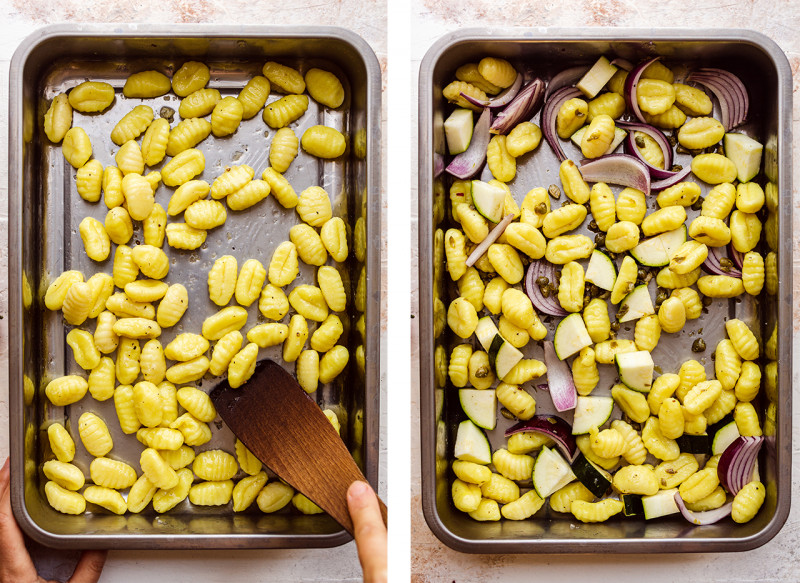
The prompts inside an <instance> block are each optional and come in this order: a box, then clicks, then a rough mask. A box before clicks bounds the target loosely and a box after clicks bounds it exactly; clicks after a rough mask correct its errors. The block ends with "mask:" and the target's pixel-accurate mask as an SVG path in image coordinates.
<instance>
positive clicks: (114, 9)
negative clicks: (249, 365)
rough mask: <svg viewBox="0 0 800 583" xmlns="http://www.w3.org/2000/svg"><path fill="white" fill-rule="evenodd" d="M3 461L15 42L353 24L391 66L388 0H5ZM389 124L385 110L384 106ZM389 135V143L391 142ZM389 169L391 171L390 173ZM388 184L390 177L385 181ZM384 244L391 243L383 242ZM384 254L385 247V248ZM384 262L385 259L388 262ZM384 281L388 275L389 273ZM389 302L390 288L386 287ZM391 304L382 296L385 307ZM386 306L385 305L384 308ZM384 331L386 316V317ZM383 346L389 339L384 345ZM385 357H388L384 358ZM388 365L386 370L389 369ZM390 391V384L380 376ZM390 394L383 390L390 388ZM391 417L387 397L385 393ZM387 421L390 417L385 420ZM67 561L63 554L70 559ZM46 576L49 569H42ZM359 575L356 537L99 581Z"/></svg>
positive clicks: (136, 560)
mask: <svg viewBox="0 0 800 583" xmlns="http://www.w3.org/2000/svg"><path fill="white" fill-rule="evenodd" d="M0 22H1V23H2V24H0V27H2V35H0V120H2V121H0V160H2V164H0V233H2V235H1V236H2V239H3V243H2V246H0V274H2V275H0V314H2V316H3V319H2V320H0V371H2V373H0V462H1V461H2V460H4V459H5V457H6V456H7V455H8V431H7V427H8V377H7V375H6V373H5V371H6V370H7V367H8V332H7V322H8V320H7V317H6V316H7V314H8V293H7V291H8V276H7V272H8V268H7V265H8V253H7V247H6V244H5V233H6V232H7V225H8V181H7V172H8V169H7V164H6V160H7V144H8V124H7V116H8V68H9V61H10V59H11V56H12V55H13V53H14V50H15V49H16V48H17V45H18V44H19V43H20V42H21V41H22V39H24V38H25V37H26V36H27V35H28V34H30V33H31V32H33V31H34V30H35V29H36V28H38V27H40V26H44V25H47V24H56V23H71V22H95V23H102V22H143V23H158V24H164V23H173V22H174V23H198V22H207V23H217V24H258V23H262V24H265V25H329V26H342V27H346V28H349V29H351V30H353V31H354V32H356V33H357V34H359V35H361V36H362V37H363V38H364V39H365V40H366V41H367V42H368V43H369V44H370V46H371V47H372V49H373V50H374V51H375V53H376V55H377V57H378V60H379V62H380V65H381V69H382V70H385V68H386V25H385V23H386V2H385V0H335V1H332V2H325V1H320V0H296V1H295V2H278V1H257V2H253V1H252V0H247V1H246V0H226V1H224V2H223V1H220V0H140V1H137V2H125V1H123V2H120V1H118V0H115V1H108V0H97V1H93V2H86V1H80V0H59V1H58V2H55V1H51V0H27V1H22V0H0ZM383 111H384V123H383V125H384V126H385V108H384V110H383ZM385 140H386V138H385V133H384V144H385ZM384 175H385V173H384ZM384 184H385V179H384ZM384 247H385V245H384ZM382 253H383V256H384V257H385V249H382ZM382 264H383V265H385V260H384V261H382ZM383 281H384V282H385V281H386V278H385V276H384V277H383ZM383 295H384V300H385V289H384V292H383ZM385 305H386V303H385V301H384V306H385ZM384 309H385V308H384ZM382 320H383V322H384V325H383V326H382V330H383V332H384V333H385V316H384V317H383V318H382ZM384 346H385V343H384ZM382 360H384V358H382ZM384 370H385V368H384ZM382 388H383V389H384V390H385V383H383V382H382ZM384 396H385V392H384ZM381 400H382V405H383V406H384V407H383V408H384V411H383V415H382V417H383V418H385V398H384V397H382V399H381ZM382 425H384V427H385V423H383V424H382ZM381 437H382V439H381V452H380V456H381V468H380V481H381V484H380V490H381V493H382V495H383V496H384V497H385V492H386V460H387V456H386V450H385V439H384V437H385V436H384V435H382V436H381ZM67 560H68V559H65V561H64V562H66V561H67ZM47 562H48V563H49V564H50V565H51V566H50V567H48V571H49V572H51V573H52V576H56V575H58V576H62V575H63V574H64V572H65V569H69V567H67V566H65V565H64V564H59V561H58V559H56V560H48V561H47ZM43 574H44V573H43ZM267 578H268V579H269V580H270V581H286V582H293V583H294V582H300V581H359V580H360V578H361V570H360V568H359V565H358V559H357V556H356V549H355V544H354V543H352V542H351V543H348V544H347V545H344V546H342V547H339V548H333V549H320V550H316V549H315V550H254V551H237V552H226V551H193V552H189V551H170V552H159V551H150V552H138V551H115V552H113V553H111V555H110V557H109V560H108V564H107V566H106V569H105V571H104V573H103V576H102V579H101V581H104V582H111V581H113V582H114V583H125V582H128V581H131V582H133V581H155V580H170V581H174V582H176V583H178V582H187V583H188V582H196V581H203V582H209V583H212V582H225V583H228V582H232V581H263V580H265V579H267Z"/></svg>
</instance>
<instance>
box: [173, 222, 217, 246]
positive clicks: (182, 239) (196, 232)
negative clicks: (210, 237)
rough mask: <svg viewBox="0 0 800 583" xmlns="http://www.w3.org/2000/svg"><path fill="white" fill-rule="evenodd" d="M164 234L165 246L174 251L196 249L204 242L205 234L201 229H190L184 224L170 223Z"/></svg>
mask: <svg viewBox="0 0 800 583" xmlns="http://www.w3.org/2000/svg"><path fill="white" fill-rule="evenodd" d="M165 234H166V236H167V244H168V245H169V246H170V247H172V248H174V249H188V250H192V249H197V248H198V247H200V246H201V245H202V244H203V243H205V241H206V236H207V233H206V231H203V230H201V229H195V228H194V227H190V226H189V225H187V224H186V223H170V224H168V225H167V227H166V230H165Z"/></svg>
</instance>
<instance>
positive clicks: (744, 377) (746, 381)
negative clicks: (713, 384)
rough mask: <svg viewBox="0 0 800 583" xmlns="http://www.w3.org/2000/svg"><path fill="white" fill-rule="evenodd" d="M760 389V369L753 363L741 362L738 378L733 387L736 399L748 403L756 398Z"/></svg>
mask: <svg viewBox="0 0 800 583" xmlns="http://www.w3.org/2000/svg"><path fill="white" fill-rule="evenodd" d="M760 388H761V367H760V366H758V364H756V363H755V362H750V361H746V362H743V363H742V369H741V372H740V374H739V378H738V380H737V381H736V386H735V387H734V390H735V393H736V398H737V399H738V400H739V401H742V402H750V401H752V400H753V399H755V398H756V395H758V391H759V389H760Z"/></svg>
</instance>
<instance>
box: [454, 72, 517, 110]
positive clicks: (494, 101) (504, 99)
mask: <svg viewBox="0 0 800 583" xmlns="http://www.w3.org/2000/svg"><path fill="white" fill-rule="evenodd" d="M520 87H522V75H520V74H519V73H517V78H516V79H514V83H513V84H512V85H511V86H510V87H506V88H505V89H503V91H502V92H501V93H498V94H497V95H495V96H494V97H492V98H491V99H475V98H474V97H472V96H470V95H467V94H466V93H462V94H461V97H463V98H464V99H466V100H467V101H469V102H470V103H471V104H472V105H476V106H478V107H491V108H492V109H494V108H497V107H503V106H504V105H508V104H509V103H511V101H512V100H513V99H514V97H516V95H517V93H519V88H520Z"/></svg>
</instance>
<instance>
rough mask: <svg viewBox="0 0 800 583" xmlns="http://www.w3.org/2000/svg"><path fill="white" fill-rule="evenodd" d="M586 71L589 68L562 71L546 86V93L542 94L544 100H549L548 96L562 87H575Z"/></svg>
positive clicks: (571, 68) (579, 66) (573, 68)
mask: <svg viewBox="0 0 800 583" xmlns="http://www.w3.org/2000/svg"><path fill="white" fill-rule="evenodd" d="M588 70H589V67H584V66H583V65H578V66H577V67H570V68H569V69H564V70H563V71H561V72H560V73H558V74H557V75H555V76H554V77H553V78H552V79H550V82H549V83H548V84H547V91H545V92H544V100H545V101H547V100H548V99H550V96H551V95H552V94H553V93H555V92H556V91H558V90H559V89H561V88H562V87H571V86H573V85H575V83H577V82H578V81H580V79H581V77H583V76H584V75H585V74H586V72H587V71H588Z"/></svg>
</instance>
